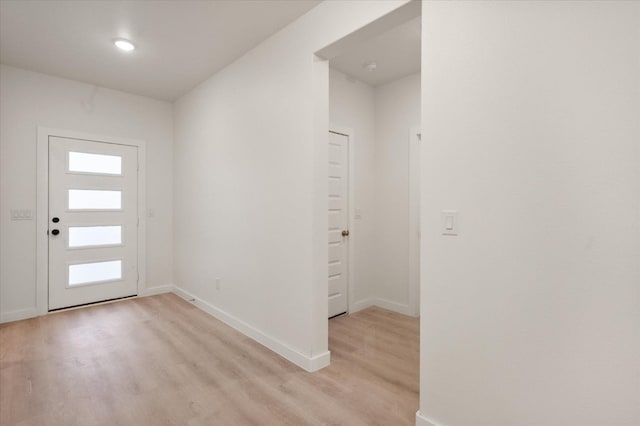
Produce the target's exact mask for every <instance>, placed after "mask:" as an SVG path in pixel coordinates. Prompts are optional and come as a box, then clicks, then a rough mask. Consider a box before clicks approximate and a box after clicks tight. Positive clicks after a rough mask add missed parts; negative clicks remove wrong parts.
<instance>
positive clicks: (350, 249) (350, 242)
mask: <svg viewBox="0 0 640 426" xmlns="http://www.w3.org/2000/svg"><path fill="white" fill-rule="evenodd" d="M329 132H330V133H337V134H339V135H343V136H346V137H347V138H348V139H349V143H348V147H347V155H348V156H349V160H348V161H347V167H348V168H349V170H348V171H347V196H348V197H349V199H348V200H347V228H348V229H349V233H350V234H352V233H353V234H355V235H357V233H356V232H355V231H356V229H355V220H353V218H354V217H355V203H354V202H353V200H354V198H353V192H354V191H353V187H354V185H353V181H354V152H355V149H354V145H355V144H354V140H355V131H354V130H353V129H352V128H350V127H342V126H336V125H334V124H329ZM327 147H328V145H327ZM327 149H328V148H327ZM325 210H327V211H328V205H327V208H326V209H325ZM346 240H347V257H348V259H347V314H348V313H350V312H352V311H353V309H352V303H354V301H355V296H354V288H353V283H354V282H355V268H354V267H353V260H354V258H355V257H354V253H355V246H356V245H355V242H354V239H353V237H352V238H347V239H346ZM328 283H329V282H328V281H327V285H328ZM326 303H327V304H328V303H329V300H328V299H327V301H326Z"/></svg>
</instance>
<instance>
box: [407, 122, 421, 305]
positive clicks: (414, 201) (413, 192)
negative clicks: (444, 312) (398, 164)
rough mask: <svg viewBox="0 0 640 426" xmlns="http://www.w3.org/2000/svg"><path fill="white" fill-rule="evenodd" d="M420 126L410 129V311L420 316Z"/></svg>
mask: <svg viewBox="0 0 640 426" xmlns="http://www.w3.org/2000/svg"><path fill="white" fill-rule="evenodd" d="M419 135H421V130H420V126H413V127H411V128H410V129H409V303H408V305H409V312H410V314H411V315H412V316H414V317H417V316H420V234H421V232H420V147H421V136H419Z"/></svg>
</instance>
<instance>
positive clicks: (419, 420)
mask: <svg viewBox="0 0 640 426" xmlns="http://www.w3.org/2000/svg"><path fill="white" fill-rule="evenodd" d="M416 426H442V425H439V424H437V423H434V422H433V420H429V419H428V418H426V417H425V416H424V414H422V413H421V412H420V410H418V411H416Z"/></svg>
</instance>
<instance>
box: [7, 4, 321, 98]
mask: <svg viewBox="0 0 640 426" xmlns="http://www.w3.org/2000/svg"><path fill="white" fill-rule="evenodd" d="M318 3H320V0H278V1H272V0H196V1H193V0H172V1H136V0H133V1H108V0H101V1H94V0H83V1H61V0H22V1H12V0H1V1H0V62H2V63H3V64H6V65H12V66H16V67H20V68H25V69H29V70H33V71H37V72H42V73H46V74H52V75H56V76H59V77H64V78H69V79H73V80H79V81H83V82H86V83H91V84H95V85H99V86H104V87H108V88H112V89H117V90H122V91H125V92H130V93H135V94H139V95H144V96H149V97H153V98H157V99H163V100H168V101H173V100H175V99H177V98H178V97H180V96H181V95H183V94H184V93H186V92H187V91H189V90H190V89H191V88H193V87H194V86H196V85H197V84H198V83H200V82H202V81H204V80H205V79H207V78H208V77H209V76H211V75H212V74H214V73H215V72H216V71H218V70H220V69H221V68H223V67H224V66H225V65H227V64H229V63H231V62H233V61H234V60H235V59H237V58H238V57H240V56H242V55H243V54H244V53H245V52H247V51H248V50H250V49H251V48H252V47H254V46H256V45H257V44H259V43H260V42H261V41H262V40H264V39H265V38H267V37H268V36H270V35H271V34H274V33H275V32H277V31H278V30H280V29H281V28H283V27H285V26H286V25H287V24H289V23H290V22H292V21H294V20H295V19H296V18H298V17H299V16H301V15H303V14H304V13H306V12H307V11H309V10H310V9H311V8H313V7H314V6H316V5H317V4H318ZM118 37H122V38H126V39H129V40H131V41H132V42H133V43H134V44H135V45H136V50H135V51H133V52H128V53H125V52H122V51H120V50H118V49H116V48H115V46H114V45H113V39H114V38H118Z"/></svg>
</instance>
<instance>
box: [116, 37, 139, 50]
mask: <svg viewBox="0 0 640 426" xmlns="http://www.w3.org/2000/svg"><path fill="white" fill-rule="evenodd" d="M113 44H115V45H116V47H117V48H118V49H120V50H124V51H125V52H131V51H132V50H133V49H135V48H136V47H135V46H134V45H133V43H131V42H130V41H129V40H125V39H123V38H117V39H115V40H113Z"/></svg>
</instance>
